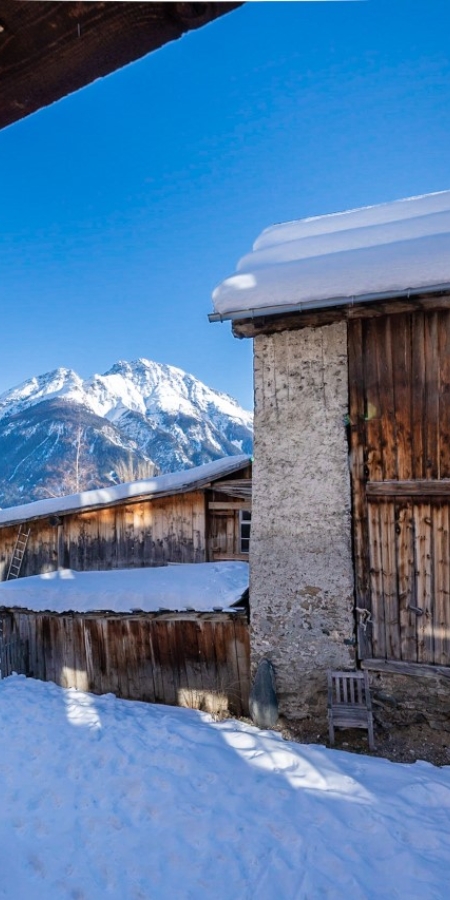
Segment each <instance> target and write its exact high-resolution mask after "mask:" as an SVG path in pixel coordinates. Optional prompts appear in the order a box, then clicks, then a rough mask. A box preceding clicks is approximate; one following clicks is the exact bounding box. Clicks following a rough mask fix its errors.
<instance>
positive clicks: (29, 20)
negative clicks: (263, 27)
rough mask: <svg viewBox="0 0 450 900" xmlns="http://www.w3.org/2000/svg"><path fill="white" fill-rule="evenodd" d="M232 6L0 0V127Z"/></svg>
mask: <svg viewBox="0 0 450 900" xmlns="http://www.w3.org/2000/svg"><path fill="white" fill-rule="evenodd" d="M238 6H242V3H145V2H123V3H122V2H87V3H86V2H83V3H81V2H80V3H78V2H71V0H68V2H52V0H47V2H41V0H35V2H27V0H23V2H21V0H0V78H1V93H0V128H4V127H5V126H7V125H11V124H12V123H13V122H16V121H17V120H19V119H22V118H24V117H25V116H28V115H29V114H30V113H33V112H35V111H36V110H38V109H40V108H41V107H43V106H48V105H49V104H50V103H54V102H55V101H56V100H59V99H60V98H61V97H64V96H66V95H67V94H70V93H72V92H73V91H77V90H79V88H82V87H84V86H85V85H87V84H89V83H90V82H92V81H94V80H95V79H97V78H100V77H102V76H104V75H108V74H109V73H110V72H114V71H115V70H116V69H119V68H121V67H122V66H125V65H127V63H130V62H133V61H134V60H137V59H139V58H140V57H142V56H145V55H146V54H147V53H150V52H151V51H152V50H156V49H157V48H158V47H162V46H163V44H166V43H167V42H168V41H173V40H175V39H176V38H179V37H181V35H182V34H184V33H185V32H187V31H191V30H193V29H195V28H199V27H201V26H203V25H206V24H207V23H208V22H211V21H213V20H214V19H217V18H219V17H220V16H222V15H224V14H225V13H227V12H230V11H231V10H232V9H235V8H236V7H238Z"/></svg>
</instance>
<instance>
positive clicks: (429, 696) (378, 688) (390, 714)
mask: <svg viewBox="0 0 450 900" xmlns="http://www.w3.org/2000/svg"><path fill="white" fill-rule="evenodd" d="M369 676H370V686H371V694H372V703H373V711H374V715H375V721H376V723H377V724H378V725H381V727H382V728H387V729H388V730H389V729H390V728H399V727H400V728H403V727H404V728H408V727H410V726H412V725H428V726H429V727H430V728H432V729H433V730H436V731H447V732H450V679H448V678H444V677H442V676H440V675H438V674H436V675H427V676H421V675H414V676H411V675H390V674H386V673H384V672H382V673H378V672H370V673H369Z"/></svg>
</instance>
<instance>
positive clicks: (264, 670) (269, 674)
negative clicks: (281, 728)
mask: <svg viewBox="0 0 450 900" xmlns="http://www.w3.org/2000/svg"><path fill="white" fill-rule="evenodd" d="M249 709H250V716H251V718H252V721H253V722H254V723H255V725H258V726H259V728H273V726H274V725H276V724H277V721H278V701H277V692H276V685H275V672H274V669H273V665H272V663H271V662H270V660H268V659H262V660H261V662H260V663H259V666H258V668H257V670H256V675H255V680H254V682H253V686H252V689H251V691H250V699H249Z"/></svg>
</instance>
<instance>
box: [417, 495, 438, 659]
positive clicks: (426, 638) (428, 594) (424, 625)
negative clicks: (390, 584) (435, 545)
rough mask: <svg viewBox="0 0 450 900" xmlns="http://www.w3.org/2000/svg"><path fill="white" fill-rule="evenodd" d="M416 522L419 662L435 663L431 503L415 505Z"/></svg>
mask: <svg viewBox="0 0 450 900" xmlns="http://www.w3.org/2000/svg"><path fill="white" fill-rule="evenodd" d="M414 509H415V513H414V518H415V521H416V529H417V530H416V535H415V538H416V561H417V576H416V578H417V605H418V607H419V609H421V610H422V611H423V612H422V615H418V616H417V655H418V662H423V663H429V662H433V655H434V650H433V628H432V626H433V598H432V567H431V509H430V504H429V503H420V504H414Z"/></svg>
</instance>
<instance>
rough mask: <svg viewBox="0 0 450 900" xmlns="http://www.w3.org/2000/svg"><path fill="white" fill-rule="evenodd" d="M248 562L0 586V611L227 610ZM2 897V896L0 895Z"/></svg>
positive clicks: (63, 576)
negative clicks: (5, 608) (7, 608)
mask: <svg viewBox="0 0 450 900" xmlns="http://www.w3.org/2000/svg"><path fill="white" fill-rule="evenodd" d="M248 568H249V567H248V563H246V562H239V561H229V562H216V563H186V564H180V565H176V564H172V565H168V566H158V567H156V568H143V569H114V570H110V571H108V572H75V571H73V570H72V569H61V570H60V571H58V572H49V573H47V574H45V575H32V576H31V577H30V578H18V579H17V580H15V581H3V582H2V583H1V584H0V606H12V607H16V606H18V607H22V609H32V610H34V611H36V612H39V611H41V612H42V611H43V610H49V611H51V612H57V613H61V612H67V611H68V610H74V611H76V612H89V611H92V610H101V609H105V610H111V611H112V612H121V613H127V612H131V611H132V610H134V609H139V610H143V611H144V612H153V611H155V610H158V609H170V610H176V611H184V610H186V609H195V610H196V611H197V612H207V611H209V610H212V609H227V608H228V607H230V606H232V604H233V603H236V602H237V601H238V600H239V599H240V598H241V596H242V594H243V593H244V591H245V590H246V588H248V580H249V572H248ZM0 896H1V893H0Z"/></svg>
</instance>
